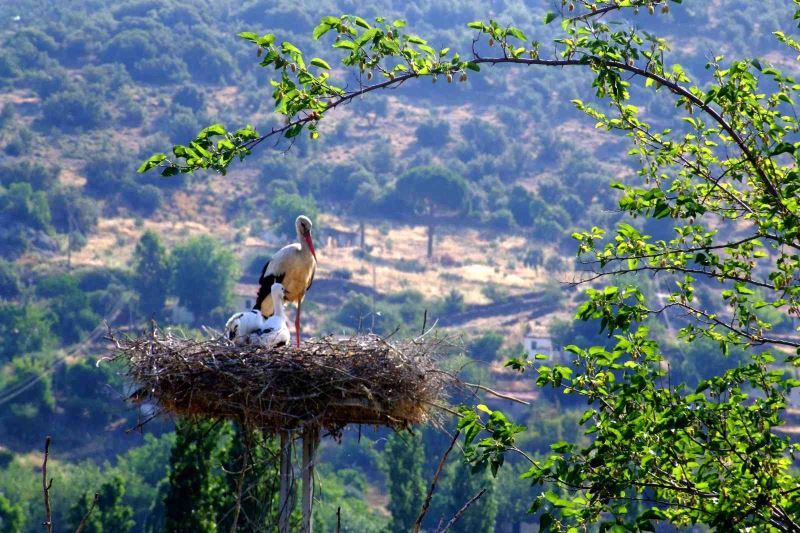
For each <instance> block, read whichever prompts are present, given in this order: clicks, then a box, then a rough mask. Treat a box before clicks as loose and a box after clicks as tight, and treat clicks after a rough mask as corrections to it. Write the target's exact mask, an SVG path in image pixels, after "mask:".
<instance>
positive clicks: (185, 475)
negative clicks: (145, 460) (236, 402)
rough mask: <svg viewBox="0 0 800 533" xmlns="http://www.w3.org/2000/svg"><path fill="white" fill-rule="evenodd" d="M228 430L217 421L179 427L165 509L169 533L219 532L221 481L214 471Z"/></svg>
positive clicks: (179, 423) (166, 525) (176, 431)
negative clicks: (217, 514) (217, 529)
mask: <svg viewBox="0 0 800 533" xmlns="http://www.w3.org/2000/svg"><path fill="white" fill-rule="evenodd" d="M224 428H225V426H224V425H223V424H220V423H218V422H214V421H197V422H195V421H191V420H182V421H179V422H178V423H177V424H176V426H175V435H176V440H175V446H174V447H173V448H172V455H171V456H170V460H169V465H170V472H169V489H168V491H167V496H166V499H165V500H164V507H165V513H166V521H165V530H167V531H203V532H205V531H216V518H215V517H216V513H215V509H216V506H217V502H218V496H219V494H218V491H219V488H220V481H219V479H218V477H217V476H216V475H215V473H214V471H213V468H212V467H213V464H214V462H215V461H217V460H218V440H219V438H220V436H221V433H222V432H223V431H224Z"/></svg>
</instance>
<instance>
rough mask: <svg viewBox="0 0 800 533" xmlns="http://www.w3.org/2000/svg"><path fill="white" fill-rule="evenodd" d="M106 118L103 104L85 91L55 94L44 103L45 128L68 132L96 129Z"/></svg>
mask: <svg viewBox="0 0 800 533" xmlns="http://www.w3.org/2000/svg"><path fill="white" fill-rule="evenodd" d="M106 118H107V113H106V111H105V110H104V109H103V105H102V102H101V101H100V100H98V99H96V98H93V97H92V95H91V94H90V93H89V92H88V91H86V90H84V89H73V90H70V91H64V92H59V93H54V94H53V95H51V96H50V97H48V98H47V99H45V100H44V102H42V119H41V120H42V123H43V125H44V126H50V127H55V128H60V129H63V130H68V131H72V130H76V129H78V128H81V129H94V128H96V127H97V126H100V125H101V123H102V122H103V121H104V120H105V119H106Z"/></svg>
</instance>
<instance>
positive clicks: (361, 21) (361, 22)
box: [353, 17, 372, 30]
mask: <svg viewBox="0 0 800 533" xmlns="http://www.w3.org/2000/svg"><path fill="white" fill-rule="evenodd" d="M353 20H354V21H355V23H356V26H361V27H362V28H364V29H365V30H368V29H370V28H371V27H372V26H370V25H369V24H368V23H367V21H366V20H364V19H362V18H361V17H354V18H353Z"/></svg>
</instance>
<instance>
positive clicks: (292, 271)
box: [253, 215, 317, 346]
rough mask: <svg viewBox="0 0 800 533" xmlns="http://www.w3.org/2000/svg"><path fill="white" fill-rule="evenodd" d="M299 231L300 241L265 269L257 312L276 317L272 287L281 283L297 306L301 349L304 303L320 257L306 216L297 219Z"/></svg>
mask: <svg viewBox="0 0 800 533" xmlns="http://www.w3.org/2000/svg"><path fill="white" fill-rule="evenodd" d="M295 229H296V230H297V240H298V242H295V243H292V244H289V245H287V246H284V247H283V248H281V249H280V250H278V251H277V252H276V253H275V255H273V256H272V259H270V260H269V261H267V264H266V265H264V268H262V269H261V276H260V277H259V280H258V281H259V284H260V287H259V289H258V296H257V297H256V303H255V306H253V309H257V310H260V311H261V313H262V314H263V315H264V316H270V315H272V314H273V312H274V309H275V308H276V307H275V305H274V304H273V302H272V299H271V298H268V296H269V294H270V291H271V288H272V285H273V284H274V283H276V282H277V283H281V284H282V285H283V287H284V289H285V292H284V295H283V300H284V301H287V302H295V303H296V304H297V316H296V317H295V320H294V326H295V332H296V336H297V346H300V304H301V303H302V301H303V298H305V295H306V291H307V290H308V289H309V288H310V287H311V283H312V282H313V281H314V272H315V271H316V269H317V254H316V252H315V251H314V241H313V240H312V239H311V220H310V219H309V218H308V217H307V216H305V215H300V216H299V217H297V220H295Z"/></svg>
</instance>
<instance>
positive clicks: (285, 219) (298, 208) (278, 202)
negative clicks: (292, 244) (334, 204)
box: [269, 192, 317, 238]
mask: <svg viewBox="0 0 800 533" xmlns="http://www.w3.org/2000/svg"><path fill="white" fill-rule="evenodd" d="M269 206H270V209H271V210H272V216H273V219H272V221H273V223H272V226H273V227H274V228H275V230H276V231H277V232H278V234H280V235H285V236H287V237H290V238H294V237H295V235H296V233H297V230H296V228H295V226H294V222H295V220H297V217H298V216H300V215H305V216H307V217H308V218H310V219H311V222H312V223H313V224H314V225H315V229H316V223H317V204H316V203H314V200H313V198H309V197H304V196H300V195H299V194H294V193H286V192H279V193H278V194H276V195H275V196H274V197H273V198H272V200H271V201H270V204H269Z"/></svg>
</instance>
